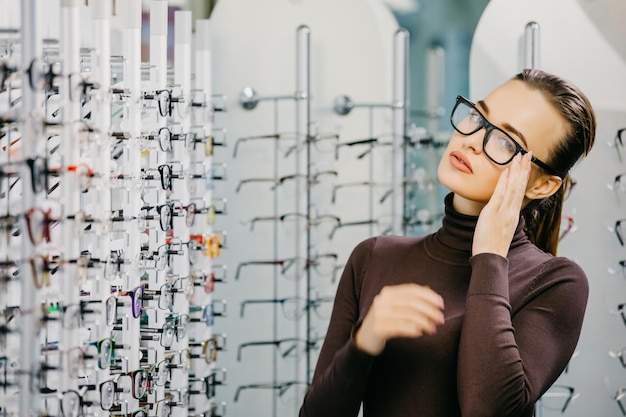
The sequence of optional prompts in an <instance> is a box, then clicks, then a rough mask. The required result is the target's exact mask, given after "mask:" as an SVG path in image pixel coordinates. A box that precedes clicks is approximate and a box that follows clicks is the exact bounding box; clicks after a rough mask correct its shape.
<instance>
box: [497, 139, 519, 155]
mask: <svg viewBox="0 0 626 417" xmlns="http://www.w3.org/2000/svg"><path fill="white" fill-rule="evenodd" d="M498 143H499V144H500V146H501V147H502V149H504V150H505V151H506V152H508V153H511V154H513V153H515V151H517V146H515V143H513V141H512V140H511V139H509V138H507V137H504V136H498Z"/></svg>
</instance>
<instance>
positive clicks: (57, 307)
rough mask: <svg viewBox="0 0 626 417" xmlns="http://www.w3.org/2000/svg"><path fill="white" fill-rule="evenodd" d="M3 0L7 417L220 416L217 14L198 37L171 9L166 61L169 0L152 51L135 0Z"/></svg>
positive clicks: (0, 394) (221, 202) (0, 245)
mask: <svg viewBox="0 0 626 417" xmlns="http://www.w3.org/2000/svg"><path fill="white" fill-rule="evenodd" d="M6 3H10V7H8V6H7V8H6V11H7V12H8V13H12V14H14V15H15V16H14V17H16V18H17V17H19V19H16V20H15V22H16V23H15V24H16V25H18V26H16V27H6V28H0V44H1V49H0V81H1V84H0V211H1V213H0V218H1V221H0V232H1V236H0V254H1V255H0V256H1V259H0V308H1V309H2V313H3V314H2V316H1V317H0V416H28V415H54V416H62V417H68V416H82V415H84V416H86V415H90V416H96V417H97V416H119V415H123V416H136V417H141V416H192V415H195V416H200V415H201V416H225V415H226V403H225V402H223V401H221V400H220V395H219V391H218V390H219V389H218V388H217V387H218V386H220V385H224V384H226V369H224V368H220V367H218V365H217V361H218V352H219V351H221V350H225V349H226V340H227V336H226V334H225V333H217V332H214V331H213V324H214V320H215V318H216V317H219V316H223V315H225V314H226V305H227V302H226V300H225V299H215V298H214V297H213V291H214V288H215V283H216V282H217V283H224V282H226V278H227V277H226V271H227V268H226V266H225V265H219V264H217V263H215V262H216V260H217V259H218V258H219V256H220V253H221V250H222V249H225V248H226V243H227V239H226V236H227V232H226V231H225V230H223V229H221V230H219V229H216V228H215V223H216V217H217V218H219V215H223V214H226V209H227V202H226V200H225V199H224V198H219V197H216V196H214V195H213V189H214V183H215V181H224V180H226V178H227V167H226V165H225V164H223V163H219V162H214V160H213V159H214V153H215V148H216V147H220V146H225V145H226V132H225V130H224V129H222V128H219V127H215V126H214V123H215V119H216V112H218V111H225V110H226V109H225V107H224V106H223V105H219V106H218V105H216V104H215V101H218V100H221V101H222V102H224V101H225V100H224V97H223V96H218V95H214V94H213V93H212V88H211V66H212V62H211V51H210V21H209V20H205V19H201V20H197V21H196V37H197V39H196V42H195V48H192V16H191V12H189V11H176V12H175V13H174V31H175V33H174V55H175V60H174V66H173V68H168V61H167V48H168V47H167V32H168V25H169V24H168V3H167V1H166V0H152V1H151V2H150V4H149V5H150V14H149V16H150V37H149V53H150V60H149V62H142V59H141V42H142V40H141V22H142V6H141V1H140V0H128V1H125V2H112V1H111V0H91V1H89V2H88V3H87V2H83V1H79V0H64V1H61V2H60V3H58V2H57V3H55V2H42V1H38V0H27V1H23V2H21V7H20V5H19V2H17V1H11V2H6ZM55 16H59V20H58V22H57V23H58V28H57V29H58V30H57V31H58V33H54V28H52V27H51V26H53V25H42V24H41V19H43V18H47V19H50V18H54V17H55ZM8 21H11V20H10V19H9V20H7V22H8ZM18 21H19V23H17V22H18ZM48 22H49V21H48ZM114 33H115V34H116V35H118V36H119V37H120V39H121V45H122V50H121V54H120V55H112V54H111V39H112V34H114ZM192 64H193V65H195V67H192ZM215 133H219V134H220V139H221V140H220V141H218V140H216V139H215Z"/></svg>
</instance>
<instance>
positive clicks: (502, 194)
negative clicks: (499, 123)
mask: <svg viewBox="0 0 626 417" xmlns="http://www.w3.org/2000/svg"><path fill="white" fill-rule="evenodd" d="M530 159H531V153H530V152H528V153H526V154H525V155H523V156H522V155H521V154H517V155H516V156H515V158H513V161H512V163H511V165H510V166H509V167H508V168H507V169H505V170H504V171H503V172H502V174H500V178H499V179H498V183H497V184H496V188H495V189H494V191H493V195H492V196H491V198H490V199H489V202H488V203H487V204H486V205H485V207H483V209H482V210H481V212H480V215H479V216H478V223H477V224H476V230H475V231H474V240H473V242H472V255H478V254H479V253H495V254H497V255H501V256H503V257H506V256H507V254H508V253H509V247H510V246H511V240H512V239H513V235H514V234H515V229H516V228H517V224H518V222H519V215H520V210H521V209H522V203H523V201H524V194H525V192H526V187H527V185H528V178H529V175H530V164H531V161H530Z"/></svg>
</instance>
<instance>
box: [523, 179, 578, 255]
mask: <svg viewBox="0 0 626 417" xmlns="http://www.w3.org/2000/svg"><path fill="white" fill-rule="evenodd" d="M571 187H572V181H571V178H570V176H569V174H567V176H566V177H565V179H563V183H562V184H561V187H560V188H559V189H558V191H557V192H556V193H554V194H553V195H551V196H550V197H547V198H544V199H543V200H535V201H533V202H531V203H529V204H528V205H527V206H526V207H525V208H524V209H523V210H522V217H523V218H524V221H525V223H526V228H525V232H526V234H527V235H528V238H529V239H530V241H531V242H533V243H534V244H535V245H536V246H537V247H538V248H539V249H541V250H543V251H544V252H549V253H551V254H552V255H554V256H556V252H557V248H558V246H559V240H560V235H561V219H562V218H563V202H564V201H565V198H566V196H568V195H569V193H570V191H571Z"/></svg>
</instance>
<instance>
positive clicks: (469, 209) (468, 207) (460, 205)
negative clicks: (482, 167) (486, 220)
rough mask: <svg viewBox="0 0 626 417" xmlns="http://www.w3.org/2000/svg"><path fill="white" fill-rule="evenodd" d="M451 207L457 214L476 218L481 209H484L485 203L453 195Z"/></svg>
mask: <svg viewBox="0 0 626 417" xmlns="http://www.w3.org/2000/svg"><path fill="white" fill-rule="evenodd" d="M452 207H453V208H454V210H455V211H456V212H457V213H460V214H464V215H466V216H478V215H479V214H480V211H481V210H482V209H483V207H485V203H483V202H479V201H473V200H468V199H467V198H465V197H462V196H460V195H458V194H456V193H454V197H453V199H452Z"/></svg>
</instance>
